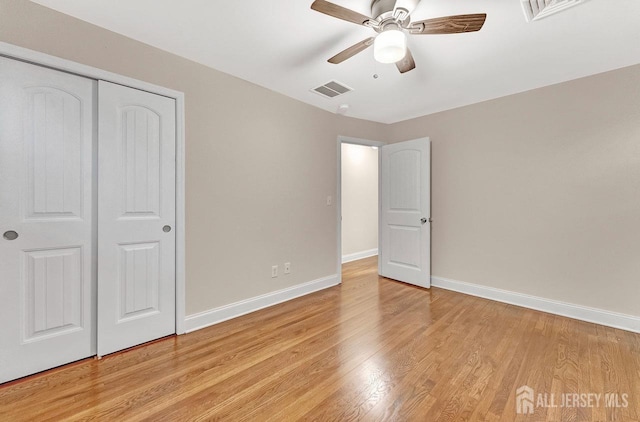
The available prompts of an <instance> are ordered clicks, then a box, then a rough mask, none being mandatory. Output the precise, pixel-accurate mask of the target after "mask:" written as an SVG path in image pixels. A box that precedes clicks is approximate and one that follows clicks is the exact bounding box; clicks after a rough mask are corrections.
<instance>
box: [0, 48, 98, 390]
mask: <svg viewBox="0 0 640 422" xmlns="http://www.w3.org/2000/svg"><path fill="white" fill-rule="evenodd" d="M0 74H1V75H2V77H1V78H0V236H1V237H0V338H2V345H1V347H0V382H4V381H8V380H11V379H15V378H19V377H22V376H25V375H29V374H32V373H35V372H39V371H42V370H45V369H49V368H52V367H55V366H58V365H62V364H65V363H68V362H72V361H75V360H78V359H82V358H85V357H88V356H91V355H93V354H95V351H96V349H95V327H94V326H95V314H94V313H95V302H94V293H95V286H94V284H95V272H94V269H95V267H94V265H93V256H92V255H93V252H94V248H93V242H92V235H93V223H94V219H93V158H92V157H93V152H94V140H95V136H94V123H95V122H94V114H95V100H94V98H95V90H96V86H97V82H96V81H92V80H89V79H85V78H82V77H79V76H75V75H70V74H67V73H63V72H58V71H55V70H51V69H47V68H43V67H39V66H35V65H31V64H27V63H23V62H19V61H16V60H11V59H7V58H0Z"/></svg>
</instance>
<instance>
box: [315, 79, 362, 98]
mask: <svg viewBox="0 0 640 422" xmlns="http://www.w3.org/2000/svg"><path fill="white" fill-rule="evenodd" d="M311 91H313V92H315V93H316V94H318V95H322V96H323V97H325V98H334V97H337V96H339V95H342V94H346V93H347V92H349V91H353V89H351V88H349V87H348V86H346V85H344V84H341V83H340V82H336V81H330V82H327V83H326V84H324V85H322V86H319V87H317V88H313V89H312V90H311Z"/></svg>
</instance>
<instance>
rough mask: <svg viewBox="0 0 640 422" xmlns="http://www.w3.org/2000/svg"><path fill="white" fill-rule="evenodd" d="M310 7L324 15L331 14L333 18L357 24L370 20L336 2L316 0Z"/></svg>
mask: <svg viewBox="0 0 640 422" xmlns="http://www.w3.org/2000/svg"><path fill="white" fill-rule="evenodd" d="M311 8H312V9H313V10H315V11H317V12H320V13H324V14H325V15H329V16H333V17H334V18H338V19H342V20H343V21H347V22H353V23H356V24H358V25H363V24H364V23H365V22H366V21H368V20H371V18H370V17H368V16H365V15H362V14H360V13H358V12H354V11H353V10H350V9H347V8H345V7H342V6H338V5H337V4H333V3H329V2H328V1H325V0H316V1H314V2H313V4H311Z"/></svg>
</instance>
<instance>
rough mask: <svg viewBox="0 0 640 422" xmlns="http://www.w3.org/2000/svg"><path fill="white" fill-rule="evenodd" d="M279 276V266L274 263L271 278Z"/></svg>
mask: <svg viewBox="0 0 640 422" xmlns="http://www.w3.org/2000/svg"><path fill="white" fill-rule="evenodd" d="M277 276H278V266H277V265H274V266H273V267H271V278H275V277H277Z"/></svg>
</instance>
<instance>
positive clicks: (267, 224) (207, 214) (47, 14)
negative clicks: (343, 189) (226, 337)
mask: <svg viewBox="0 0 640 422" xmlns="http://www.w3.org/2000/svg"><path fill="white" fill-rule="evenodd" d="M0 41H4V42H8V43H11V44H15V45H18V46H22V47H26V48H30V49H33V50H37V51H41V52H44V53H48V54H52V55H54V56H58V57H62V58H65V59H69V60H73V61H76V62H79V63H83V64H87V65H90V66H95V67H98V68H102V69H105V70H109V71H112V72H116V73H119V74H122V75H126V76H130V77H133V78H137V79H140V80H143V81H147V82H151V83H154V84H157V85H162V86H165V87H168V88H173V89H176V90H179V91H183V92H184V93H185V98H186V153H187V157H186V173H187V175H186V177H187V180H186V187H187V192H186V195H187V204H186V208H187V210H186V212H187V216H186V219H187V230H186V239H187V240H186V241H187V245H186V248H187V249H186V266H187V274H186V276H187V281H186V296H187V303H186V308H187V314H188V315H189V314H192V313H196V312H199V311H204V310H208V309H211V308H214V307H218V306H221V305H225V304H229V303H233V302H236V301H239V300H242V299H247V298H250V297H254V296H258V295H261V294H264V293H268V292H271V291H275V290H279V289H282V288H285V287H289V286H292V285H295V284H300V283H305V282H308V281H311V280H315V279H317V278H320V277H325V276H329V275H332V274H335V272H336V256H337V238H336V209H335V206H331V207H327V206H326V205H325V203H326V197H327V195H332V196H334V197H335V195H336V191H337V150H336V140H337V137H338V135H346V136H353V137H361V138H367V139H377V140H384V139H381V136H383V135H381V134H383V133H384V131H385V129H386V126H385V125H380V124H376V123H372V122H365V121H360V120H355V119H349V118H346V117H342V116H337V115H334V114H331V113H328V112H325V111H322V110H319V109H316V108H314V107H311V106H308V105H306V104H303V103H300V102H298V101H295V100H293V99H290V98H288V97H285V96H282V95H280V94H277V93H274V92H272V91H269V90H267V89H264V88H261V87H258V86H256V85H252V84H250V83H247V82H245V81H242V80H240V79H237V78H234V77H232V76H229V75H227V74H224V73H221V72H218V71H215V70H213V69H210V68H207V67H205V66H202V65H199V64H196V63H194V62H191V61H188V60H185V59H182V58H179V57H177V56H174V55H171V54H168V53H166V52H163V51H161V50H158V49H155V48H152V47H150V46H147V45H145V44H142V43H139V42H136V41H133V40H131V39H128V38H125V37H122V36H120V35H117V34H114V33H112V32H109V31H106V30H104V29H101V28H98V27H96V26H93V25H91V24H88V23H85V22H82V21H79V20H77V19H74V18H71V17H69V16H66V15H63V14H60V13H57V12H54V11H51V10H50V9H47V8H44V7H42V6H39V5H36V4H34V3H31V2H28V1H24V0H20V1H14V0H0ZM284 262H291V263H292V273H291V274H290V275H284V274H282V265H283V263H284ZM274 264H279V265H280V268H281V271H280V272H281V275H280V276H279V277H278V278H275V279H272V278H271V265H274Z"/></svg>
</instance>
